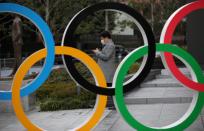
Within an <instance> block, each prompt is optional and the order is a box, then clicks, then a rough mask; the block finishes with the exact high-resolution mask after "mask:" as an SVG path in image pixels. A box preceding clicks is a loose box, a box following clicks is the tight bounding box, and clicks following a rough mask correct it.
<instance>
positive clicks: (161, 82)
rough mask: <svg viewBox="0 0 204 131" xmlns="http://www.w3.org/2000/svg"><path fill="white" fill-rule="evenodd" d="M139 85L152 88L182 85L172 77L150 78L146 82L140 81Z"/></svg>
mask: <svg viewBox="0 0 204 131" xmlns="http://www.w3.org/2000/svg"><path fill="white" fill-rule="evenodd" d="M140 87H142V88H146V87H152V88H158V87H170V88H174V87H177V88H178V87H183V86H182V84H180V83H179V82H177V80H174V79H172V78H168V79H154V80H150V81H148V82H145V83H142V84H141V85H140Z"/></svg>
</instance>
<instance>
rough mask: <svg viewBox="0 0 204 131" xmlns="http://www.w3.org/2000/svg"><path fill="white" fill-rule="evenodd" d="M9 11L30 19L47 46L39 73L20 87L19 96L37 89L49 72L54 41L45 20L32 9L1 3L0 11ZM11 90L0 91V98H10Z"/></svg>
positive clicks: (52, 61) (53, 56)
mask: <svg viewBox="0 0 204 131" xmlns="http://www.w3.org/2000/svg"><path fill="white" fill-rule="evenodd" d="M2 12H3V13H5V12H10V13H16V14H19V15H22V16H24V17H26V18H27V19H29V20H30V21H32V22H33V23H34V24H35V26H36V27H37V28H38V29H39V30H40V32H41V33H42V36H43V38H44V41H45V47H46V48H47V57H46V59H45V64H44V66H43V69H42V71H41V73H40V74H39V75H38V76H37V77H36V78H35V79H34V80H33V81H32V82H31V83H29V84H28V85H26V86H24V87H23V88H22V89H21V97H23V96H27V95H29V94H31V93H33V92H34V91H35V90H37V89H38V88H39V87H40V86H41V85H42V84H43V82H44V81H45V80H46V79H47V78H48V76H49V73H50V72H51V70H52V66H53V65H54V59H55V48H54V46H55V42H54V39H53V35H52V33H51V31H50V28H49V26H48V25H47V24H46V23H45V21H44V20H43V19H42V18H41V17H40V16H39V15H38V14H36V13H35V12H34V11H32V10H31V9H28V8H26V7H24V6H21V5H18V4H12V3H1V4H0V13H2ZM11 94H12V92H11V91H0V100H11V96H12V95H11Z"/></svg>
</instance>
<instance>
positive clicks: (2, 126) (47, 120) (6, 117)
mask: <svg viewBox="0 0 204 131" xmlns="http://www.w3.org/2000/svg"><path fill="white" fill-rule="evenodd" d="M91 113H92V109H79V110H65V111H55V112H37V111H32V112H29V113H27V116H28V117H29V119H30V120H31V121H32V122H33V123H35V124H37V125H38V126H39V127H41V128H43V129H46V130H47V131H68V130H70V129H73V128H75V127H77V126H78V125H80V124H82V123H83V122H84V121H85V120H86V119H87V118H88V117H89V116H90V115H91ZM109 113H110V110H106V111H105V114H104V117H106V115H108V114H109ZM102 119H103V118H102ZM14 130H17V131H26V129H25V128H24V127H23V126H22V125H21V123H20V122H19V121H18V120H17V118H16V116H15V114H11V113H0V131H14Z"/></svg>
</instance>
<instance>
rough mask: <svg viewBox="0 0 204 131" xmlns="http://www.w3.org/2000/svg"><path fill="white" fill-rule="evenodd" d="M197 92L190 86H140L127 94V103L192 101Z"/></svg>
mask: <svg viewBox="0 0 204 131" xmlns="http://www.w3.org/2000/svg"><path fill="white" fill-rule="evenodd" d="M196 93H197V92H195V91H192V90H190V89H188V88H185V87H182V88H166V87H159V88H138V89H134V90H133V91H132V92H130V93H128V94H126V95H125V102H126V104H156V103H191V101H192V98H193V96H194V95H196Z"/></svg>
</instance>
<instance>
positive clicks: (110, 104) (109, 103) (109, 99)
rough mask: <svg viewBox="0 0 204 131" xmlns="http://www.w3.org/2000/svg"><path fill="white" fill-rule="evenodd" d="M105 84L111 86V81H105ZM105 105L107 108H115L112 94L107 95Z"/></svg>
mask: <svg viewBox="0 0 204 131" xmlns="http://www.w3.org/2000/svg"><path fill="white" fill-rule="evenodd" d="M107 86H108V87H110V86H112V83H107ZM107 107H108V108H113V109H114V108H115V105H114V102H113V97H112V96H108V101H107Z"/></svg>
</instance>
